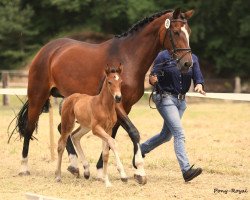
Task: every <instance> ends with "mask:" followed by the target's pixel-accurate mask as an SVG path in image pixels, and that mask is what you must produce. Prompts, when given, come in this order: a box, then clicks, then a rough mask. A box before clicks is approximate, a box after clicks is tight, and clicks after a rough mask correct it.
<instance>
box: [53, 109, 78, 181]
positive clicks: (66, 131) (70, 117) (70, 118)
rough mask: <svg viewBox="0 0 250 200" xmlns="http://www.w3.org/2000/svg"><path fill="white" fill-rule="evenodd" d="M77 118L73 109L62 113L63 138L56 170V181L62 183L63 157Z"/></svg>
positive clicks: (59, 147) (59, 146)
mask: <svg viewBox="0 0 250 200" xmlns="http://www.w3.org/2000/svg"><path fill="white" fill-rule="evenodd" d="M74 123H75V116H74V113H73V110H71V107H69V108H67V109H65V110H64V112H63V113H62V126H61V130H62V133H61V137H60V138H59V140H58V147H57V152H58V159H57V169H56V173H55V174H56V181H57V182H60V181H61V165H62V155H63V152H64V149H65V147H66V142H67V139H68V137H69V135H70V133H71V131H72V129H73V128H74Z"/></svg>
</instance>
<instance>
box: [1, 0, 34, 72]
mask: <svg viewBox="0 0 250 200" xmlns="http://www.w3.org/2000/svg"><path fill="white" fill-rule="evenodd" d="M0 5H1V6H0V49H1V52H0V68H5V69H6V68H13V67H16V66H17V65H19V64H20V63H21V62H23V61H24V60H25V58H26V57H27V55H28V54H29V53H30V52H31V51H32V50H33V49H34V45H33V44H31V45H29V40H30V37H31V36H34V35H35V34H36V31H33V30H32V29H31V28H30V22H31V17H32V16H33V14H34V13H33V11H32V9H31V8H30V7H29V6H27V7H25V8H24V9H20V4H19V1H18V0H12V1H9V0H1V1H0Z"/></svg>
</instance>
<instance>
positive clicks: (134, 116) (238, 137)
mask: <svg viewBox="0 0 250 200" xmlns="http://www.w3.org/2000/svg"><path fill="white" fill-rule="evenodd" d="M19 105H20V103H19ZM12 108H14V110H15V111H16V112H17V111H18V106H12V107H0V116H1V118H0V119H1V123H0V145H1V148H0V152H1V159H0V200H9V199H18V200H22V199H25V193H27V192H32V193H36V194H40V195H46V196H52V197H57V198H60V199H67V200H68V199H72V200H73V199H109V200H110V199H118V200H120V199H127V200H129V199H136V200H140V199H154V200H155V199H232V200H234V199H250V191H249V190H250V121H249V120H250V104H249V103H237V102H230V101H204V100H202V101H201V102H196V103H192V102H190V103H189V104H188V108H187V110H186V113H185V115H184V117H183V126H184V129H185V134H186V149H187V152H188V156H189V159H190V163H191V164H195V165H196V166H200V167H202V168H203V170H204V171H203V173H202V175H201V176H199V177H198V178H196V179H194V180H193V181H192V182H190V183H185V182H184V181H183V178H182V174H181V172H180V169H179V166H178V163H177V160H176V157H175V154H174V148H173V140H171V141H170V142H169V143H166V144H163V145H161V146H160V147H159V148H157V149H155V150H154V151H152V152H151V153H150V154H148V155H147V156H146V158H145V170H146V173H147V178H148V183H147V184H146V185H144V186H141V185H138V184H137V183H136V182H135V181H134V179H133V174H134V169H133V167H132V164H131V160H132V149H133V147H132V143H131V141H130V139H129V137H128V135H127V133H126V132H125V131H124V130H123V129H119V132H118V135H117V142H118V145H119V151H120V157H121V159H122V162H123V164H124V167H125V171H126V173H127V175H128V176H129V180H128V183H123V182H121V181H120V179H119V174H118V172H117V170H116V167H115V162H114V161H115V160H114V156H113V153H112V152H110V162H109V174H110V180H111V182H112V184H113V187H112V188H105V185H104V183H103V182H100V181H98V180H96V170H95V164H96V162H97V160H98V158H99V154H100V152H101V141H100V139H99V138H97V137H96V136H93V135H92V134H91V133H89V134H88V135H86V136H85V137H84V138H82V145H83V146H84V148H85V149H86V155H87V159H88V160H89V162H90V165H91V167H90V170H91V177H90V179H89V180H85V179H84V178H83V176H81V178H79V179H77V178H75V177H73V176H72V175H71V174H69V173H68V172H67V170H66V169H67V166H68V158H67V155H66V152H65V153H64V157H63V164H62V183H57V182H55V176H54V172H55V168H56V161H51V160H50V151H49V146H50V144H49V120H48V116H49V115H48V114H42V115H41V117H40V121H39V129H38V134H36V135H35V136H36V137H37V138H38V141H32V142H31V145H30V154H29V167H30V172H31V175H30V176H28V177H20V176H18V175H17V174H18V172H19V167H20V158H21V149H22V142H20V141H14V139H15V138H16V137H17V135H14V137H13V138H12V140H11V143H10V144H7V139H8V135H7V131H6V130H7V127H8V125H9V122H10V121H11V120H12V118H13V117H14V114H13V110H12ZM130 118H131V120H132V121H133V122H134V124H135V126H136V127H137V128H138V130H139V131H140V133H141V141H145V140H146V139H148V138H149V137H151V136H152V135H154V134H156V133H157V132H158V131H160V129H161V127H162V119H161V117H160V116H159V114H158V112H157V111H156V110H152V109H150V108H149V107H148V105H147V102H146V101H141V102H140V103H138V104H137V105H136V106H135V107H134V109H133V111H132V112H131V114H130ZM59 121H60V118H59V115H58V114H57V109H55V110H54V124H55V126H54V127H55V128H54V129H55V131H54V132H55V138H56V140H55V141H56V143H57V140H58V136H59V134H58V133H57V130H56V125H57V124H58V122H59ZM80 170H81V175H82V173H83V169H82V167H81V166H80ZM232 189H234V190H232Z"/></svg>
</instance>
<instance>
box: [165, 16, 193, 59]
mask: <svg viewBox="0 0 250 200" xmlns="http://www.w3.org/2000/svg"><path fill="white" fill-rule="evenodd" d="M172 22H182V23H187V20H185V19H183V20H182V19H170V25H169V28H166V32H165V35H164V39H163V42H162V47H163V49H165V46H164V43H165V40H166V37H167V34H169V39H170V42H171V45H172V51H171V52H170V54H171V55H172V57H173V55H175V56H176V57H177V54H176V53H177V52H178V51H186V53H184V54H183V55H182V56H181V57H180V58H177V59H175V60H176V62H177V63H178V62H180V60H181V59H182V58H183V57H184V56H185V55H186V54H188V53H190V52H192V50H191V48H176V45H175V43H174V39H173V34H172V31H171V28H170V26H171V23H172Z"/></svg>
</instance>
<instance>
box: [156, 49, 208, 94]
mask: <svg viewBox="0 0 250 200" xmlns="http://www.w3.org/2000/svg"><path fill="white" fill-rule="evenodd" d="M192 58H193V66H192V67H191V68H190V69H189V71H188V72H187V73H185V74H182V73H181V72H180V70H179V69H178V68H177V66H176V65H177V63H176V61H170V60H171V59H172V57H171V56H170V54H169V53H168V51H167V50H164V51H162V52H160V53H159V54H158V56H157V57H156V59H155V61H154V66H153V68H152V71H151V74H157V76H158V85H159V87H160V89H162V90H164V91H165V92H169V93H171V94H186V93H187V92H188V90H189V88H190V85H191V79H193V81H194V85H196V84H198V83H200V84H204V79H203V76H202V73H201V70H200V65H199V62H198V58H197V56H196V55H194V54H192ZM166 61H170V62H168V63H164V62H166ZM161 63H163V64H161Z"/></svg>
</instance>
